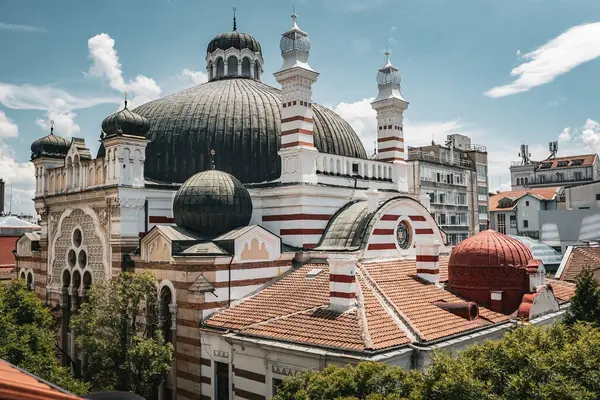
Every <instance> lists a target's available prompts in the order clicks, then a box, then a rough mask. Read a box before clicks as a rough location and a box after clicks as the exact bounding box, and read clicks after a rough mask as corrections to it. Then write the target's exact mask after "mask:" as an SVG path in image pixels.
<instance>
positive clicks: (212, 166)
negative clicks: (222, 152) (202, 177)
mask: <svg viewBox="0 0 600 400" xmlns="http://www.w3.org/2000/svg"><path fill="white" fill-rule="evenodd" d="M215 154H216V151H215V149H210V169H215Z"/></svg>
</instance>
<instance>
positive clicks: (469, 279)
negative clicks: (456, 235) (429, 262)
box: [448, 230, 545, 313]
mask: <svg viewBox="0 0 600 400" xmlns="http://www.w3.org/2000/svg"><path fill="white" fill-rule="evenodd" d="M544 276H545V271H544V269H543V265H541V263H540V262H539V261H538V260H534V259H533V255H532V254H531V251H530V250H529V248H528V247H527V246H525V245H524V244H522V243H521V242H519V241H517V240H515V239H512V238H510V237H508V236H506V235H503V234H501V233H498V232H496V231H493V230H486V231H483V232H479V233H478V234H476V235H475V236H472V237H470V238H468V239H466V240H463V241H462V242H461V243H460V244H459V245H458V246H456V247H455V248H454V250H453V251H452V254H451V255H450V260H449V262H448V288H449V289H450V290H451V291H452V292H454V293H456V294H458V295H460V296H461V297H464V298H467V299H469V300H473V301H475V302H477V303H479V304H481V305H484V306H486V307H488V308H491V309H493V310H494V311H499V312H504V313H511V312H513V311H515V310H516V309H517V308H518V307H519V304H520V303H521V300H522V298H523V295H524V294H527V293H530V292H533V291H535V289H536V287H538V286H541V285H543V284H544V278H543V277H544Z"/></svg>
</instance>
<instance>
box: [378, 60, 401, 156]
mask: <svg viewBox="0 0 600 400" xmlns="http://www.w3.org/2000/svg"><path fill="white" fill-rule="evenodd" d="M377 85H378V86H379V94H378V95H377V98H376V99H375V100H374V101H373V102H372V103H371V107H373V109H374V110H375V111H376V112H377V159H379V160H381V161H387V162H391V163H404V162H405V161H404V132H403V128H402V120H403V115H402V114H403V112H404V110H406V109H407V108H408V101H406V100H405V99H404V97H402V93H400V71H398V68H396V67H395V66H394V65H392V63H391V62H390V52H389V51H387V50H386V52H385V64H384V65H383V66H382V67H381V68H379V72H378V73H377Z"/></svg>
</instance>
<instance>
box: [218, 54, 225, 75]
mask: <svg viewBox="0 0 600 400" xmlns="http://www.w3.org/2000/svg"><path fill="white" fill-rule="evenodd" d="M224 75H225V63H224V62H223V59H222V58H221V57H219V58H217V76H224Z"/></svg>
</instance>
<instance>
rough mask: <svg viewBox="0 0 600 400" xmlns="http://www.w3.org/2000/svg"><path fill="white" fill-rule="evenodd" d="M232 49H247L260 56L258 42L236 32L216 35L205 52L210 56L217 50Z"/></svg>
mask: <svg viewBox="0 0 600 400" xmlns="http://www.w3.org/2000/svg"><path fill="white" fill-rule="evenodd" d="M232 47H233V48H234V49H238V50H243V49H248V50H250V51H253V52H255V53H260V54H262V49H261V47H260V42H259V41H258V40H256V39H255V38H254V37H252V36H250V35H248V34H247V33H240V32H238V31H232V32H227V33H222V34H220V35H217V36H216V37H215V38H214V39H213V40H211V41H210V43H209V44H208V47H207V48H206V52H207V53H209V54H210V53H212V52H213V51H215V50H218V49H220V50H228V49H230V48H232Z"/></svg>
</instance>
